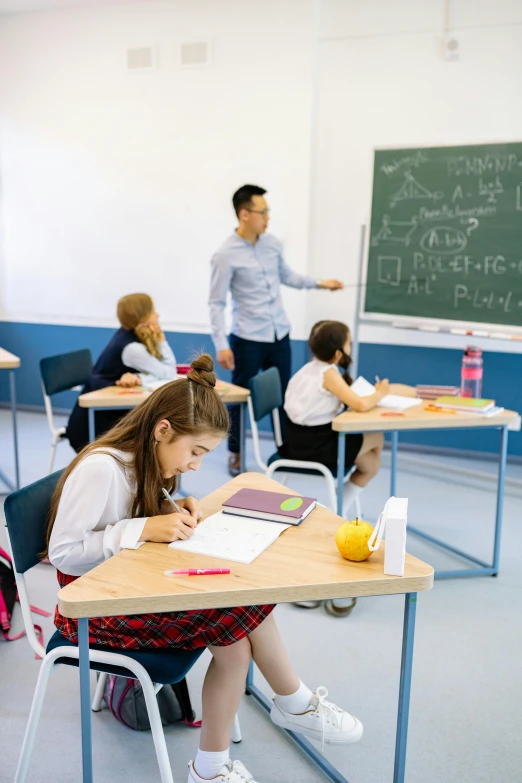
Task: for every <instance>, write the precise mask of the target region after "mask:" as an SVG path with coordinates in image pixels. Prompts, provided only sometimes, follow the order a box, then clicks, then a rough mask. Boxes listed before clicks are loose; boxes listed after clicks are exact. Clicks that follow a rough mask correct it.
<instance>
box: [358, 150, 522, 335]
mask: <svg viewBox="0 0 522 783" xmlns="http://www.w3.org/2000/svg"><path fill="white" fill-rule="evenodd" d="M484 144H522V139H510V140H509V141H506V140H505V139H502V140H501V139H497V140H495V141H492V140H485V141H473V142H459V143H455V142H451V143H450V144H437V145H435V144H431V145H429V146H428V145H426V144H425V145H423V146H421V145H419V144H405V145H404V146H402V147H397V146H396V145H395V144H394V145H391V146H389V147H388V146H379V147H372V152H371V156H372V162H371V178H372V188H371V190H370V203H369V208H368V212H367V215H368V217H367V219H366V221H365V225H366V232H365V237H364V254H363V259H364V263H363V265H362V270H361V275H360V279H359V286H360V287H361V288H364V296H363V297H361V307H360V309H359V312H358V313H357V314H356V317H357V319H358V321H359V323H377V324H381V325H382V326H386V324H391V326H392V327H401V328H410V329H417V330H422V328H423V327H425V328H426V327H427V328H428V330H429V331H432V330H433V331H434V332H435V331H436V327H437V330H438V331H440V332H450V333H451V331H452V329H460V330H465V331H466V332H488V334H484V335H483V336H484V337H489V333H493V334H496V335H497V336H498V335H500V334H504V335H506V339H509V337H510V336H511V335H514V336H522V325H521V326H513V325H510V324H496V323H491V321H489V322H479V321H459V320H456V319H449V318H423V317H422V316H420V315H419V316H414V315H400V314H395V315H393V314H388V313H370V312H367V311H366V310H364V304H365V302H366V283H367V276H368V262H369V254H370V233H371V225H372V201H373V177H374V174H375V153H376V152H390V151H392V150H396V151H397V152H399V151H402V150H423V149H432V148H433V147H436V149H442V148H444V147H466V146H469V147H473V146H482V145H484ZM492 339H497V338H492Z"/></svg>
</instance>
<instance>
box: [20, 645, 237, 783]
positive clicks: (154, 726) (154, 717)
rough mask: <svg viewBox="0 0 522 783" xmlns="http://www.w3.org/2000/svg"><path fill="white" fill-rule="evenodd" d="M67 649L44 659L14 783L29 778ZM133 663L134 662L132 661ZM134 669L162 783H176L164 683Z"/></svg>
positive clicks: (97, 697)
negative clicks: (52, 682)
mask: <svg viewBox="0 0 522 783" xmlns="http://www.w3.org/2000/svg"><path fill="white" fill-rule="evenodd" d="M62 649H63V648H56V649H55V650H53V652H52V653H49V654H48V655H47V656H46V657H45V658H44V659H43V661H42V664H41V667H40V672H39V674H38V681H37V683H36V690H35V693H34V697H33V703H32V705H31V712H30V714H29V720H28V723H27V728H26V730H25V736H24V741H23V744H22V751H21V753H20V759H19V761H18V767H17V770H16V776H15V780H14V783H25V780H26V777H27V770H28V768H29V762H30V759H31V754H32V751H33V747H34V741H35V737H36V730H37V728H38V723H39V721H40V716H41V713H42V706H43V702H44V698H45V692H46V690H47V683H48V682H49V677H50V675H51V673H52V671H53V670H54V668H55V666H56V665H57V664H56V659H57V658H58V657H59V656H60V654H63V652H62ZM98 655H99V656H102V655H105V654H104V653H98ZM111 656H113V657H116V658H121V657H122V656H120V655H115V654H113V653H111ZM129 663H131V662H130V661H129ZM129 668H131V669H132V670H134V669H136V671H135V675H136V677H138V675H139V681H140V683H141V686H142V688H143V695H144V697H145V704H146V706H147V713H148V716H149V722H150V727H151V732H152V739H153V741H154V748H155V751H156V757H157V759H158V765H159V769H160V779H161V783H174V778H173V777H172V770H171V768H170V761H169V755H168V751H167V743H166V741H165V734H164V731H163V725H162V722H161V716H160V711H159V707H158V702H157V699H156V693H157V692H158V691H159V690H160V688H161V687H162V686H161V685H160V684H158V685H154V684H153V683H152V681H151V679H150V677H149V676H148V675H147V674H146V672H145V670H144V669H143V667H142V666H141V665H140V664H137V663H135V662H134V661H133V662H132V665H130V666H129ZM107 677H108V675H107V674H106V673H105V672H100V674H99V678H98V683H97V685H96V691H95V694H94V698H93V700H92V709H93V710H94V711H95V712H97V711H99V709H100V707H101V700H102V697H103V691H104V689H105V683H106V681H107ZM231 739H232V742H241V729H240V727H239V718H238V716H237V715H236V716H235V717H234V724H233V727H232V732H231Z"/></svg>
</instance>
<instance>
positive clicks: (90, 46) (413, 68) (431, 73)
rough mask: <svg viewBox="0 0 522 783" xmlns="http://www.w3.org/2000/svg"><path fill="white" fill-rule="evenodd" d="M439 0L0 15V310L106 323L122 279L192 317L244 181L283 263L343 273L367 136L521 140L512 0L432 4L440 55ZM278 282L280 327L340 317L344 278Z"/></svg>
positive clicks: (194, 1) (304, 326)
mask: <svg viewBox="0 0 522 783" xmlns="http://www.w3.org/2000/svg"><path fill="white" fill-rule="evenodd" d="M445 9H446V2H445V0H422V2H419V0H393V2H390V0H264V2H263V3H262V6H261V5H260V3H259V0H219V2H216V0H172V2H157V3H156V2H150V3H143V4H141V5H129V6H122V5H119V6H110V7H103V8H91V9H86V10H74V11H73V10H70V11H61V12H48V13H41V14H29V15H23V16H19V17H9V18H7V19H4V20H3V21H2V22H0V155H1V157H0V174H1V178H2V187H1V190H0V197H1V198H2V202H1V206H0V208H1V216H2V219H3V231H2V232H1V233H0V243H1V244H0V254H2V258H3V262H2V264H1V267H0V271H1V274H2V278H1V281H0V282H1V292H0V297H1V305H2V308H3V317H4V318H8V319H12V320H32V321H42V322H54V323H60V322H62V323H91V324H104V323H113V322H114V316H113V314H114V305H115V300H116V299H117V298H118V297H119V296H120V295H121V294H123V293H127V292H129V291H132V290H139V289H142V290H147V291H149V292H150V293H151V294H152V295H153V296H154V298H155V299H156V300H157V306H158V309H159V311H160V313H161V314H162V316H163V320H164V322H165V325H166V326H167V328H173V329H179V330H187V331H189V330H193V331H206V330H207V329H208V315H207V304H206V303H207V295H208V275H209V258H210V256H211V254H212V252H213V250H214V249H215V248H216V247H217V246H218V245H219V244H220V243H221V241H222V240H223V239H224V238H225V237H226V235H227V233H228V232H229V231H231V230H232V228H233V227H234V224H235V221H234V215H233V213H232V210H231V207H230V196H231V194H232V192H233V190H234V189H235V188H236V187H238V186H239V185H240V184H243V183H244V182H255V183H257V184H260V185H263V186H264V187H267V188H268V189H269V194H268V197H269V201H270V204H271V207H272V211H273V224H272V227H271V228H272V230H273V231H274V233H276V234H278V235H279V236H280V237H281V239H282V240H283V242H284V246H285V251H286V257H287V261H288V262H289V263H290V264H291V265H292V266H293V267H294V268H295V269H298V270H300V271H308V272H309V273H311V274H314V275H315V276H317V277H334V276H335V277H339V278H340V279H342V280H344V281H345V282H346V283H348V284H352V285H354V284H355V283H356V282H357V271H358V270H357V267H358V253H359V236H360V225H361V223H365V222H366V221H367V219H368V212H369V204H370V190H371V172H372V150H373V148H374V147H380V146H394V145H395V146H408V145H433V144H435V145H436V144H454V143H463V142H464V143H465V142H470V143H472V142H482V141H488V140H496V139H499V140H514V139H522V102H521V101H520V95H521V94H522V76H521V74H522V2H520V0H495V2H492V0H453V1H452V2H450V3H449V9H450V13H449V18H450V26H451V30H452V33H453V35H454V36H455V37H457V38H458V40H459V42H460V49H461V59H460V61H459V62H446V61H445V60H444V59H443V56H442V40H443V26H444V20H445ZM203 39H210V40H212V44H213V58H214V63H213V65H212V67H210V68H200V69H193V70H186V69H182V68H181V67H180V66H179V62H178V58H179V46H180V43H181V42H183V41H194V40H203ZM149 44H153V45H154V46H155V47H156V51H157V53H158V59H159V62H158V67H157V69H156V70H154V71H152V72H149V73H141V74H129V73H127V72H126V70H125V52H126V49H127V47H130V46H138V45H149ZM180 291H181V293H180ZM284 295H285V300H286V303H287V307H288V311H289V316H290V318H291V321H292V323H293V331H292V334H293V336H294V337H297V338H303V337H305V336H306V335H307V333H308V330H309V327H310V325H311V324H312V323H313V322H314V321H315V320H317V319H319V318H324V317H325V315H328V316H331V317H338V318H340V319H342V320H345V321H347V322H349V323H351V322H353V318H354V313H355V288H349V289H348V290H347V291H345V292H343V293H337V294H328V293H323V292H313V293H310V294H305V293H304V292H301V291H298V292H294V291H289V290H288V289H286V290H285V294H284ZM363 335H364V336H365V337H366V339H371V340H379V341H382V342H388V341H389V342H396V341H397V339H398V337H400V339H401V341H404V340H407V341H408V342H410V343H413V344H415V343H417V342H418V341H419V335H418V334H416V333H412V332H406V333H403V332H401V334H400V335H398V333H393V332H392V330H390V329H386V330H384V329H383V327H375V326H371V327H364V330H363ZM430 339H432V340H433V339H434V340H435V344H437V345H446V344H447V345H457V344H459V343H458V340H459V338H456V337H452V336H448V337H442V336H440V335H439V336H435V337H434V338H430ZM420 340H422V342H423V343H425V340H426V337H425V336H424V335H422V334H421V335H420Z"/></svg>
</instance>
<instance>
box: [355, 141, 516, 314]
mask: <svg viewBox="0 0 522 783" xmlns="http://www.w3.org/2000/svg"><path fill="white" fill-rule="evenodd" d="M364 282H365V285H366V288H365V292H364V313H365V314H368V315H370V314H373V315H377V317H381V318H383V317H384V318H386V317H388V316H410V317H412V318H413V319H415V320H417V321H423V320H425V319H442V320H445V321H449V322H455V321H457V322H465V323H470V322H473V323H477V322H478V323H483V324H484V323H485V324H504V325H511V326H518V327H522V142H518V143H510V144H476V145H472V146H463V147H431V148H422V149H421V148H417V149H392V150H390V149H388V150H376V152H375V160H374V173H373V194H372V214H371V223H370V230H369V236H368V254H367V265H366V279H365V281H364ZM378 314H380V316H379V315H378Z"/></svg>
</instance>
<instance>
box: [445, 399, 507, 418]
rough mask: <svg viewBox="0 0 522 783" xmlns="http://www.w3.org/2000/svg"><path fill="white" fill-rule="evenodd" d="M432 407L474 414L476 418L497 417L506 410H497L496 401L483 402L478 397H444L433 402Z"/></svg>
mask: <svg viewBox="0 0 522 783" xmlns="http://www.w3.org/2000/svg"><path fill="white" fill-rule="evenodd" d="M432 406H433V407H435V408H438V409H439V410H441V411H442V410H446V411H456V412H457V413H473V414H474V415H475V416H477V415H478V416H496V414H497V413H502V411H503V410H504V408H497V406H496V405H495V400H483V399H480V398H478V397H458V396H453V395H443V396H442V397H437V399H436V400H434V401H433V403H432Z"/></svg>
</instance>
